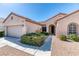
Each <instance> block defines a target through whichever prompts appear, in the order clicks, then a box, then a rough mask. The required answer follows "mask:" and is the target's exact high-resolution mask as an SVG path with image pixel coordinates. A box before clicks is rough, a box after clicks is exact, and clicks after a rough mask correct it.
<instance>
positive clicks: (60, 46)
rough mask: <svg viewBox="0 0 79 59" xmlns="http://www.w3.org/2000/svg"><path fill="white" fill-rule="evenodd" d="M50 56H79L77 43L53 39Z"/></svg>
mask: <svg viewBox="0 0 79 59" xmlns="http://www.w3.org/2000/svg"><path fill="white" fill-rule="evenodd" d="M51 54H52V56H79V42H74V41H72V42H68V41H62V40H60V39H59V38H57V37H54V40H53V44H52V53H51Z"/></svg>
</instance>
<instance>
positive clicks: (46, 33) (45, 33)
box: [41, 32, 49, 35]
mask: <svg viewBox="0 0 79 59" xmlns="http://www.w3.org/2000/svg"><path fill="white" fill-rule="evenodd" d="M41 34H44V35H49V33H48V32H41Z"/></svg>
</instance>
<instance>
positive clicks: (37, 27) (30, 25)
mask: <svg viewBox="0 0 79 59" xmlns="http://www.w3.org/2000/svg"><path fill="white" fill-rule="evenodd" d="M26 27H27V33H31V32H36V31H39V30H41V28H42V26H40V25H38V24H34V23H31V22H26Z"/></svg>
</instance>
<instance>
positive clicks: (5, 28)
mask: <svg viewBox="0 0 79 59" xmlns="http://www.w3.org/2000/svg"><path fill="white" fill-rule="evenodd" d="M4 31H5V36H7V26H4Z"/></svg>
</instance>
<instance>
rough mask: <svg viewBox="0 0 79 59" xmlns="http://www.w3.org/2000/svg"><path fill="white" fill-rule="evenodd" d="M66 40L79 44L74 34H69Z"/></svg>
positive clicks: (78, 38)
mask: <svg viewBox="0 0 79 59" xmlns="http://www.w3.org/2000/svg"><path fill="white" fill-rule="evenodd" d="M68 39H69V40H73V41H76V42H79V37H78V36H77V35H76V34H70V35H68Z"/></svg>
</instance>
